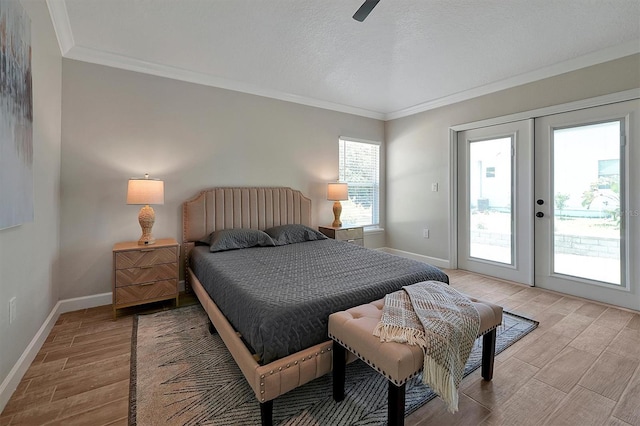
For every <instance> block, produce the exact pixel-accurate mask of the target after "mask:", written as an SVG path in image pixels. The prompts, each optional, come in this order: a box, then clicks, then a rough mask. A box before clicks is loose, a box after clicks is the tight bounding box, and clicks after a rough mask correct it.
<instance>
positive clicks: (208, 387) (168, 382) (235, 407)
mask: <svg viewBox="0 0 640 426" xmlns="http://www.w3.org/2000/svg"><path fill="white" fill-rule="evenodd" d="M537 325H538V323H537V322H535V321H532V320H529V319H526V318H522V317H519V316H516V315H512V314H509V313H506V312H505V314H504V320H503V323H502V325H501V326H500V327H499V328H498V332H497V339H496V352H497V353H499V352H501V351H503V350H504V349H506V348H507V347H509V346H510V345H512V344H513V343H514V342H516V341H517V340H518V339H520V338H522V337H523V336H524V335H526V334H527V333H529V332H530V331H532V330H533V329H535V328H536V327H537ZM481 359H482V339H477V340H476V343H475V345H474V348H473V350H472V352H471V356H470V357H469V361H468V362H467V365H466V368H465V376H466V375H468V374H469V373H471V372H472V371H473V370H475V369H477V368H478V367H479V366H480V364H481ZM346 377H347V381H346V386H345V391H346V397H345V399H344V401H342V402H340V403H336V402H334V401H333V398H332V393H331V392H332V391H331V389H332V379H331V374H327V375H325V376H323V377H320V378H318V379H316V380H314V381H312V382H310V383H307V384H306V385H304V386H301V387H299V388H297V389H294V390H293V391H291V392H289V393H287V394H285V395H282V396H280V397H279V398H277V399H276V400H275V401H274V404H273V421H274V424H280V425H288V426H293V425H300V426H302V425H309V426H313V425H384V424H386V421H387V383H386V379H385V378H384V377H383V376H382V375H380V374H378V373H377V372H376V371H374V370H373V369H372V368H370V367H369V366H367V365H366V364H364V363H362V362H360V361H356V362H353V363H351V364H349V365H348V366H347V374H346ZM435 396H436V395H435V394H434V393H433V392H431V390H430V389H429V387H427V386H425V385H423V384H422V382H421V376H417V377H415V378H414V379H413V380H412V381H410V382H409V383H407V387H406V414H407V415H409V414H410V413H412V412H413V411H415V410H416V409H418V408H419V407H421V406H422V405H424V404H425V403H427V402H428V401H430V400H431V399H433V398H434V397H435ZM129 402H130V405H129V424H130V425H141V426H146V425H160V424H162V425H165V424H166V425H202V424H206V425H259V424H260V409H259V404H258V402H257V399H256V397H255V395H254V393H253V391H252V390H251V388H250V387H249V385H248V384H247V382H246V381H245V379H244V376H243V375H242V373H241V372H240V369H239V368H238V367H237V366H236V364H235V362H234V361H233V358H232V357H231V354H230V353H229V352H228V351H227V349H226V348H225V346H224V343H223V342H222V340H221V339H220V337H219V336H218V335H217V334H215V335H211V334H209V331H208V318H207V315H206V313H205V312H204V310H203V309H202V308H201V307H200V305H192V306H187V307H184V308H179V309H173V310H169V311H163V312H158V313H155V314H150V315H139V316H137V317H136V319H135V322H134V327H133V338H132V348H131V388H130V393H129Z"/></svg>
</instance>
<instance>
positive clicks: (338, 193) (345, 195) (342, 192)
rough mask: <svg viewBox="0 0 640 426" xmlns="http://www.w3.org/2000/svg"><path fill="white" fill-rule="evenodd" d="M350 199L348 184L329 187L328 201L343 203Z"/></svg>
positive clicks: (331, 184)
mask: <svg viewBox="0 0 640 426" xmlns="http://www.w3.org/2000/svg"><path fill="white" fill-rule="evenodd" d="M348 199H349V187H348V186H347V184H346V183H340V182H336V183H330V184H328V185H327V200H331V201H343V200H348Z"/></svg>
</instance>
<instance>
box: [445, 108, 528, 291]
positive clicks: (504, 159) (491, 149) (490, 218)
mask: <svg viewBox="0 0 640 426" xmlns="http://www.w3.org/2000/svg"><path fill="white" fill-rule="evenodd" d="M457 143H458V149H457V151H458V203H457V204H458V267H459V268H461V269H466V270H469V271H473V272H478V273H481V274H484V275H491V276H494V277H499V278H503V279H507V280H511V281H516V282H520V283H525V284H529V285H533V218H532V215H531V214H530V212H531V211H532V209H533V201H532V199H533V169H532V164H531V158H532V157H533V120H524V121H518V122H514V123H507V124H501V125H497V126H490V127H483V128H479V129H473V130H467V131H464V132H459V133H458V141H457Z"/></svg>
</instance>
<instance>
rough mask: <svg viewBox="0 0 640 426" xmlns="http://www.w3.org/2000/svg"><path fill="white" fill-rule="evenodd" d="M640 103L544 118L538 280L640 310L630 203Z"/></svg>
mask: <svg viewBox="0 0 640 426" xmlns="http://www.w3.org/2000/svg"><path fill="white" fill-rule="evenodd" d="M639 105H640V103H639V102H638V101H628V102H621V103H617V104H612V105H607V106H602V107H597V108H589V109H584V110H580V111H573V112H568V113H563V114H556V115H552V116H547V117H542V118H539V119H536V125H535V133H536V140H535V170H536V174H535V199H536V205H535V211H536V213H535V215H536V219H535V284H536V286H539V287H542V288H547V289H551V290H557V291H560V292H563V293H568V294H572V295H576V296H581V297H585V298H588V299H593V300H598V301H601V302H606V303H612V304H615V305H618V306H625V307H629V308H632V309H640V297H639V296H638V288H637V287H638V283H637V278H636V280H635V281H636V282H635V288H632V285H631V284H632V280H631V277H632V276H636V277H637V275H633V274H636V272H635V271H633V270H632V269H631V268H632V266H633V267H635V265H632V263H636V264H637V263H638V256H639V253H638V247H637V240H638V224H637V222H638V217H634V216H633V210H632V209H631V208H630V207H631V206H633V205H635V206H637V205H638V198H639V194H638V189H639V188H638V174H637V170H636V168H637V165H638V162H637V158H638V152H637V151H638V146H637V144H638V142H639V141H640V139H639V138H638V136H639V135H640V132H639V131H638V122H637V121H638V120H637V119H638V113H639V112H640V108H639ZM632 144H633V145H635V146H632ZM631 156H635V161H630V160H631V158H632V157H631ZM636 212H638V211H637V210H636ZM632 259H635V262H632V261H631V260H632Z"/></svg>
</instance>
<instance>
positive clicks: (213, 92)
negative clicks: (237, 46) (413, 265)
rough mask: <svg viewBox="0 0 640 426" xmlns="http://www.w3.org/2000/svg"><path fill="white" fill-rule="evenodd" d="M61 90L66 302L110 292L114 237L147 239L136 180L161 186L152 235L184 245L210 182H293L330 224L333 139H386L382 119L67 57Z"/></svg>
mask: <svg viewBox="0 0 640 426" xmlns="http://www.w3.org/2000/svg"><path fill="white" fill-rule="evenodd" d="M62 92H63V95H62V97H63V102H62V106H63V107H62V116H63V120H62V166H61V167H62V170H61V183H60V184H61V193H62V195H61V218H62V220H61V237H60V266H61V267H60V269H61V273H60V276H61V289H60V297H61V298H62V299H65V298H72V297H78V296H85V295H94V294H100V293H106V292H110V291H111V268H112V254H111V249H112V246H113V244H114V243H115V242H118V241H131V240H137V239H138V238H139V236H140V226H139V225H138V221H137V217H138V211H139V210H140V206H132V205H127V204H126V191H127V180H128V178H129V177H131V176H142V175H143V174H144V173H149V174H150V175H151V177H156V178H161V179H163V180H164V182H165V204H164V205H162V206H154V210H155V212H156V223H155V225H154V227H153V233H154V235H155V236H156V237H174V238H176V239H177V240H178V241H180V240H181V210H180V208H181V203H182V202H183V201H184V200H185V199H187V198H190V197H192V196H194V195H196V193H197V192H198V191H199V190H201V189H204V188H207V187H213V186H242V185H246V186H290V187H293V188H295V189H299V190H301V191H302V192H303V193H304V194H306V195H307V196H309V197H311V198H312V200H313V209H314V210H313V221H314V224H315V225H321V224H328V223H330V222H331V221H332V220H333V214H332V211H331V206H332V202H330V201H327V200H326V182H328V181H331V180H334V179H336V178H337V175H338V137H339V136H341V135H345V136H351V137H357V138H362V139H368V140H379V141H382V140H383V137H384V123H383V122H382V121H379V120H374V119H369V118H363V117H358V116H354V115H350V114H344V113H338V112H333V111H327V110H323V109H319V108H313V107H306V106H302V105H298V104H293V103H288V102H283V101H278V100H273V99H268V98H263V97H259V96H253V95H247V94H242V93H238V92H232V91H228V90H223V89H217V88H212V87H206V86H200V85H197V84H191V83H185V82H181V81H176V80H171V79H166V78H161V77H155V76H149V75H145V74H140V73H135V72H131V71H124V70H119V69H115V68H109V67H105V66H100V65H93V64H88V63H83V62H78V61H74V60H68V59H64V60H63V90H62ZM376 237H377V239H376ZM366 244H367V245H368V246H374V247H375V246H383V245H384V235H383V234H377V235H374V236H367V237H366Z"/></svg>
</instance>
